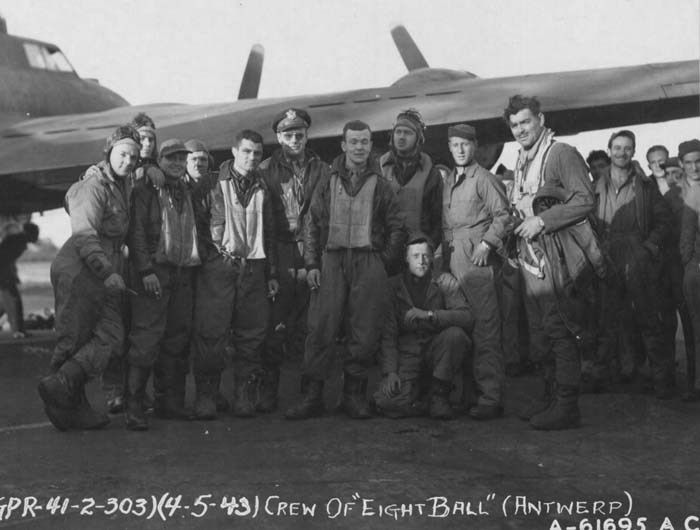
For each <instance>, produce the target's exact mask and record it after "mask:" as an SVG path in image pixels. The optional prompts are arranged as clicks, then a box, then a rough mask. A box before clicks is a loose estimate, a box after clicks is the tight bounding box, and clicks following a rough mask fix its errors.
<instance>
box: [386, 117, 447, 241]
mask: <svg viewBox="0 0 700 530" xmlns="http://www.w3.org/2000/svg"><path fill="white" fill-rule="evenodd" d="M424 144H425V123H423V118H422V117H421V115H420V113H419V112H418V111H417V110H416V109H407V110H404V111H401V112H400V113H399V114H398V116H396V121H395V122H394V127H393V129H392V131H391V141H390V147H391V148H390V150H389V151H388V152H387V153H385V154H384V155H382V157H381V158H380V159H379V165H380V167H381V170H382V175H383V176H384V178H385V179H387V180H388V181H389V183H390V184H391V187H392V188H393V190H394V191H395V192H396V195H397V197H398V199H399V205H400V206H401V211H402V213H403V215H404V217H405V222H406V227H407V228H408V229H409V230H420V231H422V232H423V233H425V234H426V235H427V236H428V237H429V238H430V243H431V244H432V245H433V247H434V248H437V246H438V245H439V244H440V240H441V237H442V205H441V201H442V177H441V175H440V171H439V170H438V169H437V168H436V167H435V166H434V164H433V161H432V159H431V158H430V156H428V155H427V154H426V153H424V152H423V145H424Z"/></svg>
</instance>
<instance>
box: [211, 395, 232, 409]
mask: <svg viewBox="0 0 700 530" xmlns="http://www.w3.org/2000/svg"><path fill="white" fill-rule="evenodd" d="M214 403H216V412H228V411H230V410H231V403H229V402H228V399H226V396H224V395H223V394H222V393H221V390H219V389H217V390H216V395H215V396H214Z"/></svg>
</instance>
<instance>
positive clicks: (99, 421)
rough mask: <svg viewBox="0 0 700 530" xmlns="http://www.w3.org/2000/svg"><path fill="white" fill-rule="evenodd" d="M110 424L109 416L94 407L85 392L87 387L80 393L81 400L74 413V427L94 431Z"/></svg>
mask: <svg viewBox="0 0 700 530" xmlns="http://www.w3.org/2000/svg"><path fill="white" fill-rule="evenodd" d="M107 425H109V416H107V414H105V413H104V412H97V411H96V410H95V409H93V408H92V405H90V402H89V401H88V398H87V395H86V394H85V387H83V391H82V393H81V395H80V402H79V403H78V407H77V408H76V410H75V414H74V415H73V425H72V428H73V429H78V430H82V431H93V430H97V429H102V428H104V427H106V426H107Z"/></svg>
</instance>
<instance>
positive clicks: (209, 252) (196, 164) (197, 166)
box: [185, 138, 231, 420]
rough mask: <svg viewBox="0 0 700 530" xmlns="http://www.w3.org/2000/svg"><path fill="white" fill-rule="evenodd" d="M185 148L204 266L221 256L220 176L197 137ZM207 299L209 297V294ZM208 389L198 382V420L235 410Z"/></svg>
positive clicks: (217, 392)
mask: <svg viewBox="0 0 700 530" xmlns="http://www.w3.org/2000/svg"><path fill="white" fill-rule="evenodd" d="M185 148H186V149H187V151H188V153H187V171H186V174H185V184H186V186H187V189H188V190H189V191H190V193H191V195H192V204H193V206H194V215H195V220H196V225H197V246H198V249H199V257H200V259H201V261H202V263H205V262H206V261H207V260H208V258H209V257H210V256H211V257H213V256H216V255H218V251H217V249H216V247H215V246H214V244H213V242H212V240H211V233H210V231H209V222H210V221H211V191H212V190H213V189H214V186H216V185H217V181H218V180H219V174H218V172H216V171H214V170H213V167H214V159H213V158H212V156H211V153H209V149H207V146H206V144H205V143H204V142H202V141H201V140H197V139H194V138H193V139H190V140H187V141H186V142H185ZM201 274H202V268H201V267H198V268H197V270H196V272H195V277H196V278H195V282H194V300H195V302H194V303H195V304H197V298H198V297H199V296H202V295H201V294H199V291H198V289H197V284H198V283H199V282H200V281H201ZM204 296H206V292H205V293H204ZM199 303H203V302H202V301H200V302H199ZM205 387H206V384H205V383H204V382H203V381H200V382H199V384H198V383H197V381H195V388H196V389H198V390H199V391H198V392H197V394H196V399H195V403H194V411H193V414H194V419H197V420H212V419H215V418H216V414H217V412H228V411H229V409H230V408H231V407H230V405H229V403H228V400H227V399H226V398H225V397H224V395H223V394H222V393H221V390H220V389H219V388H216V389H215V391H213V392H212V395H209V393H207V392H204V391H203V389H204V388H205Z"/></svg>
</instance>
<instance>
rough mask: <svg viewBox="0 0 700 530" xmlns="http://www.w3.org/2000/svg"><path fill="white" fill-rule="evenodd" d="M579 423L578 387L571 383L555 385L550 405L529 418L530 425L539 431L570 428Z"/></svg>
mask: <svg viewBox="0 0 700 530" xmlns="http://www.w3.org/2000/svg"><path fill="white" fill-rule="evenodd" d="M580 423H581V412H580V411H579V408H578V387H575V386H571V385H557V389H556V392H555V397H554V401H553V402H552V405H551V406H550V407H549V408H548V409H547V410H544V411H542V412H540V413H539V414H535V415H534V416H533V417H532V418H530V427H532V428H533V429H537V430H541V431H559V430H563V429H571V428H573V427H578V426H579V424H580Z"/></svg>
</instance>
